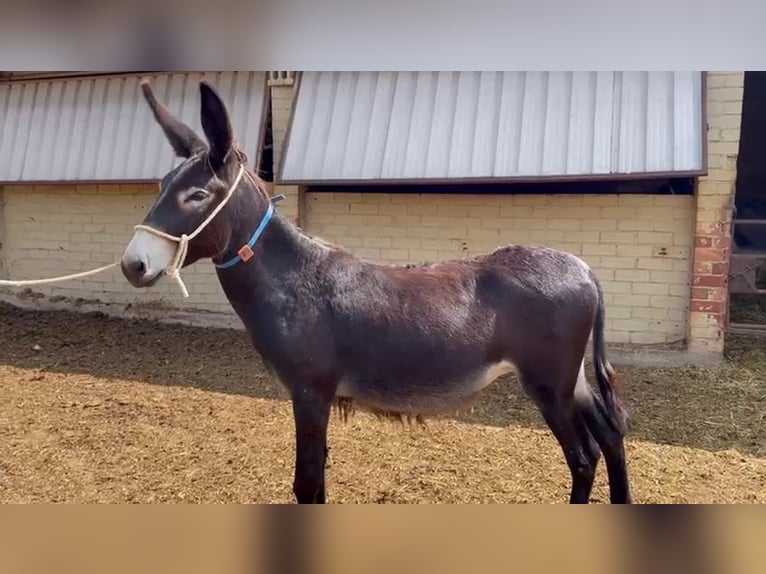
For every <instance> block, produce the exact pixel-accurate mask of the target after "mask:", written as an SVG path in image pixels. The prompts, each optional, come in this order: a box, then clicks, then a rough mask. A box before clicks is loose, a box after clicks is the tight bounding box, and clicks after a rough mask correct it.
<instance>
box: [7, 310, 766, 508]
mask: <svg viewBox="0 0 766 574" xmlns="http://www.w3.org/2000/svg"><path fill="white" fill-rule="evenodd" d="M731 353H732V358H733V359H734V360H735V361H736V366H731V365H730V366H727V367H724V368H721V369H713V370H707V371H701V370H694V369H667V370H647V369H625V370H622V372H621V374H622V384H623V388H624V391H623V392H624V395H625V397H626V401H627V403H628V406H629V407H630V409H631V411H632V414H633V417H634V429H633V434H632V435H631V438H630V440H629V442H628V445H627V448H628V455H629V464H630V468H629V470H630V473H631V477H632V481H633V485H634V493H635V497H636V499H637V501H639V502H752V503H754V502H761V503H763V502H766V383H764V381H765V380H766V352H764V351H758V350H752V349H750V347H749V346H748V345H746V344H739V346H738V347H736V348H734V349H733V350H732V351H731ZM243 357H244V359H243ZM330 445H331V446H330V464H329V469H328V486H329V498H330V501H332V502H343V503H353V502H387V503H416V502H425V503H429V502H444V503H448V502H502V503H510V502H543V503H547V502H564V501H566V499H567V497H568V489H569V473H568V470H567V468H566V465H565V463H564V460H563V457H562V455H561V453H560V450H559V447H558V445H557V443H556V442H555V440H554V439H553V438H552V436H551V435H550V434H549V432H548V431H547V430H546V429H544V428H543V427H542V426H541V419H540V417H539V415H538V414H537V412H536V411H535V410H534V409H533V408H532V407H531V405H530V403H529V402H528V401H527V400H526V399H525V398H524V397H523V396H521V394H520V391H519V389H518V387H517V386H516V384H515V382H514V381H513V379H512V378H511V377H507V378H505V379H503V380H501V381H499V382H498V383H496V384H495V385H493V386H492V387H490V389H488V391H487V392H486V393H485V395H484V397H483V398H482V399H481V400H480V402H479V403H478V404H477V405H476V407H475V408H474V410H473V411H472V412H466V413H462V414H460V415H459V416H457V417H454V418H445V419H442V420H430V421H427V426H426V427H425V428H423V427H421V426H419V425H409V426H408V425H401V424H397V423H391V422H388V421H385V420H379V419H378V418H376V417H374V416H372V415H369V414H365V413H357V414H355V415H354V416H353V417H352V418H351V419H350V420H349V421H348V423H346V424H343V423H342V422H341V419H340V417H338V416H335V417H334V418H333V422H332V424H331V430H330ZM292 467H293V426H292V418H291V413H290V408H289V404H288V403H287V402H286V401H285V399H284V395H283V392H282V391H281V390H280V389H279V388H277V387H276V386H275V385H274V384H273V383H272V382H271V380H270V379H269V378H268V377H267V375H265V373H264V372H263V370H262V368H261V366H260V364H259V362H258V360H257V359H256V358H255V356H254V353H253V352H252V351H251V349H250V347H249V344H248V341H247V338H246V336H245V335H244V334H243V333H238V332H232V331H222V330H212V329H195V328H189V327H179V326H166V325H159V324H154V323H145V322H140V321H120V320H115V319H107V318H105V317H103V316H97V315H96V316H88V315H79V314H71V313H60V312H56V313H34V312H27V311H20V310H17V309H14V308H12V307H8V306H2V307H1V308H0V502H256V503H263V502H291V501H292V496H291V479H292ZM607 498H608V497H607V490H606V478H605V469H604V466H603V462H602V464H601V466H600V468H599V476H598V479H597V486H596V489H595V490H594V494H593V500H594V501H595V502H604V501H605V500H607Z"/></svg>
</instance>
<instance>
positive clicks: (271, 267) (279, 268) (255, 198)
mask: <svg viewBox="0 0 766 574" xmlns="http://www.w3.org/2000/svg"><path fill="white" fill-rule="evenodd" d="M231 203H232V205H231V207H230V208H228V209H227V212H226V213H227V215H228V218H229V240H228V245H227V248H226V249H225V251H224V253H223V254H222V255H221V256H220V258H216V260H215V262H216V263H220V262H223V261H227V260H228V259H230V258H231V257H233V256H235V255H236V254H237V251H238V250H239V248H240V247H242V246H243V245H245V244H247V242H248V241H249V240H250V238H251V237H252V235H253V232H254V231H255V230H256V228H257V227H258V226H259V224H260V223H261V222H262V220H263V218H264V215H265V214H266V211H267V209H268V206H269V199H268V198H267V197H265V196H264V195H262V194H261V193H259V192H256V191H252V192H248V191H246V190H242V191H241V192H240V193H238V194H237V195H236V196H235V197H234V198H233V200H232V202H231ZM252 250H253V256H252V258H251V259H249V260H247V261H240V262H239V263H238V264H236V265H234V266H233V267H230V268H228V269H217V272H218V277H219V280H220V282H221V286H222V287H223V289H224V292H225V293H226V296H227V297H228V298H229V300H230V301H231V303H232V304H233V305H234V306H235V308H236V307H237V304H243V303H248V302H249V301H250V300H251V299H252V298H253V296H254V295H255V292H256V291H258V290H259V289H265V288H268V287H269V286H273V285H274V284H275V283H278V284H279V287H280V289H288V290H289V287H290V281H295V280H297V276H296V274H295V273H291V272H292V271H295V270H297V269H301V270H306V269H308V268H310V267H311V266H313V265H315V264H316V263H317V262H318V260H319V259H320V258H321V257H322V255H323V252H324V251H326V249H325V248H323V247H322V246H320V245H319V244H318V243H316V242H314V241H313V240H312V239H310V238H308V237H306V236H305V235H303V234H302V233H301V232H300V231H298V229H297V228H296V227H294V226H293V225H292V224H291V223H290V222H289V221H288V220H287V219H286V218H285V217H283V216H282V215H281V214H280V213H279V211H278V208H277V206H274V213H273V215H272V217H271V219H270V220H269V222H268V224H267V225H266V227H265V228H264V230H263V232H262V234H261V235H260V237H259V238H258V241H257V242H256V244H255V245H254V246H253V248H252Z"/></svg>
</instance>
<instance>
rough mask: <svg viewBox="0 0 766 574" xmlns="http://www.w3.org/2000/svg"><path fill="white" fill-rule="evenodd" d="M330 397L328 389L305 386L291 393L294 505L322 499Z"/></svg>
mask: <svg viewBox="0 0 766 574" xmlns="http://www.w3.org/2000/svg"><path fill="white" fill-rule="evenodd" d="M332 398H333V393H332V392H329V393H327V392H322V391H318V390H314V389H312V388H309V387H304V388H302V389H298V390H297V391H296V392H294V393H293V400H292V403H293V416H294V418H295V437H296V449H295V480H294V481H293V493H294V494H295V498H296V500H297V502H298V504H324V503H325V502H326V494H325V466H326V463H327V452H328V450H327V425H328V423H329V419H330V409H331V406H332Z"/></svg>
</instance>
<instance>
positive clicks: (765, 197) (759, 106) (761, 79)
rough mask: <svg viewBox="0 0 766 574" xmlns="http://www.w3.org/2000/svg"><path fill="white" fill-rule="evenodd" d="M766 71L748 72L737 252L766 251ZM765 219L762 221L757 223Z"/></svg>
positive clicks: (739, 168) (739, 173)
mask: <svg viewBox="0 0 766 574" xmlns="http://www.w3.org/2000/svg"><path fill="white" fill-rule="evenodd" d="M764 150H766V72H745V86H744V93H743V101H742V122H741V131H740V139H739V153H738V156H737V184H736V194H735V200H734V205H735V209H736V211H735V215H734V217H735V219H740V220H741V219H746V220H750V221H753V220H756V222H754V223H741V224H735V228H734V245H735V249H736V251H738V252H745V251H748V252H759V253H765V252H766V161H764V157H765V156H764ZM757 220H762V221H763V222H764V223H763V224H758V223H757Z"/></svg>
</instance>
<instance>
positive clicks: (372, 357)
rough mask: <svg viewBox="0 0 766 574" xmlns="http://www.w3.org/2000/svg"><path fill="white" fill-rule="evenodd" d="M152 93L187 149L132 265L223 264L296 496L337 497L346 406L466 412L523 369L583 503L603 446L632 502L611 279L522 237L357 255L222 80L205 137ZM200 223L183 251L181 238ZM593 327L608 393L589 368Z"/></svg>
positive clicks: (391, 412) (158, 270)
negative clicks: (285, 177)
mask: <svg viewBox="0 0 766 574" xmlns="http://www.w3.org/2000/svg"><path fill="white" fill-rule="evenodd" d="M142 90H143V93H144V96H145V99H146V101H147V102H148V104H149V106H150V108H151V109H152V111H153V114H154V118H155V119H156V121H157V122H158V123H159V125H160V127H161V128H162V130H163V131H164V133H165V135H166V137H167V139H168V141H169V142H170V145H171V146H172V148H173V150H174V151H175V153H176V154H177V155H178V156H179V157H180V158H183V160H184V161H182V163H181V164H180V165H179V166H178V167H176V168H174V169H173V170H171V171H170V172H169V173H168V174H166V175H165V176H164V177H163V179H162V180H161V182H160V194H159V197H158V198H157V200H156V202H155V203H154V205H153V206H152V207H151V209H150V210H149V212H148V214H147V215H146V218H145V219H144V222H143V224H142V225H140V226H136V227H137V231H136V232H135V234H134V236H133V238H132V239H131V241H130V243H129V244H128V246H127V248H126V250H125V252H124V255H123V257H122V260H121V267H122V272H123V274H124V275H125V277H126V278H127V280H128V281H129V282H130V284H131V285H133V286H134V287H137V288H144V287H149V286H151V285H154V284H155V283H156V282H157V281H158V280H159V279H160V277H161V275H162V273H163V271H167V269H168V268H169V267H171V266H173V265H177V267H178V268H179V269H180V268H181V267H185V266H188V265H191V264H193V263H194V262H195V261H198V260H200V259H205V258H209V259H211V260H212V261H213V263H214V264H215V265H216V268H217V269H216V272H217V275H218V279H219V281H220V283H221V286H222V288H223V291H224V293H225V295H226V297H227V299H228V301H229V302H230V304H231V306H232V307H233V309H234V310H235V312H236V313H237V315H238V316H239V318H240V319H241V320H242V322H243V323H244V325H245V327H246V329H247V332H248V334H249V336H250V338H251V340H252V344H253V347H254V348H255V350H256V351H257V353H258V354H259V355H260V356H261V358H262V360H263V363H264V365H265V367H266V369H267V371H268V372H269V373H270V374H271V375H272V376H273V377H274V378H275V379H276V380H277V381H278V382H279V383H280V384H282V385H283V386H284V387H285V388H286V389H287V391H288V392H289V395H290V398H291V403H292V409H293V416H294V422H295V435H296V458H295V474H294V482H293V493H294V495H295V497H296V500H297V502H298V503H299V504H305V503H318V504H322V503H325V502H326V489H325V463H326V459H327V454H328V450H327V427H328V421H329V417H330V413H331V412H332V407H333V405H335V406H339V405H340V406H341V407H342V408H341V410H342V412H343V411H346V412H347V411H348V409H349V408H350V407H353V406H354V405H358V406H359V407H361V408H363V409H366V410H368V411H372V412H374V413H378V414H383V415H386V416H402V417H407V418H411V417H416V418H417V417H422V416H429V415H437V414H441V413H445V412H447V411H451V412H454V411H455V410H457V409H461V408H463V407H466V406H468V405H470V404H471V403H472V402H473V401H474V400H475V399H476V398H477V397H478V395H479V393H480V392H481V390H482V389H484V388H485V387H486V386H487V385H489V384H490V383H491V382H492V381H494V380H495V379H497V378H498V377H499V376H500V375H502V374H504V373H508V372H510V371H512V370H513V369H515V370H516V372H517V373H518V375H519V379H520V381H521V384H522V386H523V389H524V391H525V393H526V394H527V395H528V397H530V398H531V399H532V400H533V401H534V402H535V403H536V405H537V406H538V408H539V409H540V411H541V413H542V415H543V417H544V419H545V421H546V423H547V425H548V426H549V427H550V429H551V431H552V432H553V434H554V436H555V437H556V439H557V440H558V442H559V443H560V445H561V448H562V450H563V453H564V456H565V459H566V462H567V464H568V466H569V469H570V471H571V477H572V483H571V493H570V499H569V501H570V503H587V502H588V501H589V498H590V493H591V489H592V486H593V481H594V478H595V474H596V467H597V463H598V461H599V458H600V455H601V452H603V453H604V459H605V461H606V466H607V472H608V477H609V488H610V501H611V502H612V503H613V504H614V503H617V504H628V503H631V502H632V500H631V493H630V487H629V481H628V474H627V468H626V460H625V450H624V443H623V437H624V435H625V433H626V428H627V412H626V411H625V409H624V407H623V406H622V405H621V402H620V400H619V398H618V396H617V393H616V391H615V389H614V388H613V387H614V379H613V377H614V370H613V369H612V367H611V365H610V364H609V362H608V361H607V359H606V357H605V350H604V297H603V293H602V289H601V286H600V284H599V281H598V280H597V278H596V276H595V274H594V273H593V271H592V270H591V269H590V268H589V267H588V265H587V264H586V263H585V262H584V261H582V260H581V259H579V258H577V257H575V256H574V255H571V254H568V253H564V252H561V251H556V250H553V249H548V248H544V247H532V246H518V245H508V246H505V247H500V248H498V249H495V250H494V251H492V252H491V253H487V254H484V255H481V256H477V257H474V258H471V259H458V260H453V261H444V262H438V263H425V264H419V265H382V264H376V263H373V262H370V261H366V260H363V259H360V258H358V257H356V256H354V255H353V254H351V253H350V252H349V251H347V250H345V249H343V248H341V247H338V246H335V245H332V244H329V243H327V242H324V241H321V240H318V239H316V238H313V237H310V236H309V235H307V234H305V233H303V232H302V231H301V230H299V229H298V228H297V227H295V226H294V225H292V224H291V223H290V222H288V220H287V219H286V218H284V217H283V216H281V215H280V214H279V213H277V212H275V211H274V209H273V202H272V200H271V198H270V197H269V195H268V192H267V191H266V188H265V185H264V184H263V182H262V181H261V180H260V179H259V178H258V177H257V176H256V175H255V174H254V173H253V172H252V171H251V170H250V169H249V168H248V167H247V165H246V164H247V158H246V156H244V154H243V152H242V151H241V149H240V148H239V147H238V145H237V144H236V143H235V140H234V137H233V131H232V126H231V124H230V119H229V115H228V112H227V110H226V107H225V105H224V103H223V101H222V100H221V98H220V97H219V95H218V94H217V93H216V91H215V89H214V88H213V87H212V86H211V85H210V84H208V83H207V82H205V81H202V82H200V101H201V124H202V128H203V131H204V134H205V137H206V140H207V143H205V142H204V141H203V140H202V139H201V138H200V137H199V136H198V135H197V134H196V133H195V132H194V131H193V130H192V129H191V128H190V127H188V126H187V125H185V124H184V123H182V122H181V121H180V120H178V119H177V118H175V117H174V116H173V115H171V113H170V112H169V110H168V109H167V108H166V107H165V106H164V105H163V104H161V103H159V102H158V101H157V100H156V98H155V97H154V95H153V92H152V89H151V87H150V86H149V84H148V83H147V82H146V81H145V82H143V83H142ZM243 170H244V174H245V176H244V177H242V174H243ZM227 200H228V203H227V204H226V205H224V206H223V208H221V206H222V202H224V201H227ZM216 210H219V211H217V212H216ZM201 222H207V226H206V227H205V226H204V225H202V224H201ZM200 226H202V227H204V229H202V230H201V231H200V230H199V229H198V228H199V227H200ZM192 230H196V231H195V232H194V234H195V235H196V236H195V237H194V238H193V239H191V240H189V241H188V245H186V248H187V249H188V251H185V252H184V254H183V255H184V257H181V261H178V259H179V257H178V256H177V254H176V245H175V243H174V241H173V240H172V239H173V238H174V237H175V238H176V239H177V238H178V236H182V235H183V234H187V236H188V235H189V234H192ZM254 231H255V232H254ZM187 239H188V237H187ZM591 333H592V335H593V363H594V367H595V374H596V380H597V381H598V389H599V393H598V394H596V393H595V392H594V391H593V389H592V388H591V386H590V385H589V384H588V382H587V381H586V377H585V369H584V360H585V359H584V357H585V352H586V348H587V343H588V339H589V338H590V335H591Z"/></svg>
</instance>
